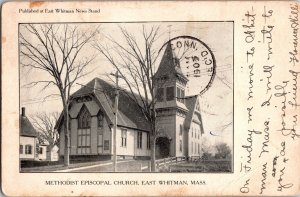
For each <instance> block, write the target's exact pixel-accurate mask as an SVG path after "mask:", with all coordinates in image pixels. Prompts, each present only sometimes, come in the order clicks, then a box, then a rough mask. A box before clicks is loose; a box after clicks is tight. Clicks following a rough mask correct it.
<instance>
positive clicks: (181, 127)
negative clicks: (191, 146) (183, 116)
mask: <svg viewBox="0 0 300 197" xmlns="http://www.w3.org/2000/svg"><path fill="white" fill-rule="evenodd" d="M182 130H183V126H182V124H181V125H180V131H179V135H182Z"/></svg>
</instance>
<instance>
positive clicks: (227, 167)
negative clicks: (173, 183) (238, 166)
mask: <svg viewBox="0 0 300 197" xmlns="http://www.w3.org/2000/svg"><path fill="white" fill-rule="evenodd" d="M159 171H160V172H231V171H232V170H231V161H230V160H202V161H197V162H194V161H193V162H192V161H186V162H182V163H177V164H173V165H169V166H166V165H165V166H162V167H161V168H160V170H159Z"/></svg>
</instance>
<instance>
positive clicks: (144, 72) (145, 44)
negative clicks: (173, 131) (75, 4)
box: [94, 25, 163, 171]
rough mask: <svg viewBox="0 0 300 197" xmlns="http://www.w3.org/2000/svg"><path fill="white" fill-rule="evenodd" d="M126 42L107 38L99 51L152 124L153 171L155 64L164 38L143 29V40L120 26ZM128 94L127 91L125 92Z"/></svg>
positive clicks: (154, 28)
mask: <svg viewBox="0 0 300 197" xmlns="http://www.w3.org/2000/svg"><path fill="white" fill-rule="evenodd" d="M119 29H120V32H121V34H122V36H123V39H124V43H121V42H120V41H119V40H118V41H117V40H115V39H113V38H112V37H111V36H108V35H106V38H107V41H108V42H107V43H106V45H104V44H103V42H101V43H100V42H96V43H95V45H94V46H95V48H96V49H98V50H99V52H100V53H101V54H102V55H103V56H104V57H105V58H106V59H107V60H108V61H109V62H110V63H111V65H113V66H114V68H115V69H116V70H117V71H118V72H119V74H120V75H121V77H122V79H123V80H124V81H125V83H126V89H128V90H129V92H130V94H128V93H127V94H128V97H129V98H131V99H132V100H133V101H134V102H135V103H136V104H137V105H138V106H139V108H140V109H141V111H142V112H143V114H144V116H145V118H146V120H148V121H149V122H150V123H151V131H150V141H151V142H150V148H151V171H155V142H156V137H157V136H156V135H157V132H158V128H157V126H156V111H155V102H156V99H155V80H153V77H154V74H155V63H156V60H157V59H158V56H159V52H158V51H159V50H157V49H156V48H155V45H154V43H155V42H156V41H157V39H158V38H159V37H161V35H163V34H161V33H160V28H159V26H152V27H151V28H150V29H146V27H145V26H144V25H143V27H142V34H141V36H142V38H141V41H140V40H139V41H137V36H136V35H133V34H131V33H130V32H128V31H127V30H126V29H125V28H123V27H119ZM125 93H126V92H125Z"/></svg>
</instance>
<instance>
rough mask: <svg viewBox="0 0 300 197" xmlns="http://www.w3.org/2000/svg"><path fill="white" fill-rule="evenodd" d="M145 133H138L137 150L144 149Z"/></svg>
mask: <svg viewBox="0 0 300 197" xmlns="http://www.w3.org/2000/svg"><path fill="white" fill-rule="evenodd" d="M142 139H143V133H142V132H141V131H138V132H137V148H142Z"/></svg>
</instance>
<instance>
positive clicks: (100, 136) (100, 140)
mask: <svg viewBox="0 0 300 197" xmlns="http://www.w3.org/2000/svg"><path fill="white" fill-rule="evenodd" d="M97 147H98V153H102V150H103V131H102V130H98V139H97Z"/></svg>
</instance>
